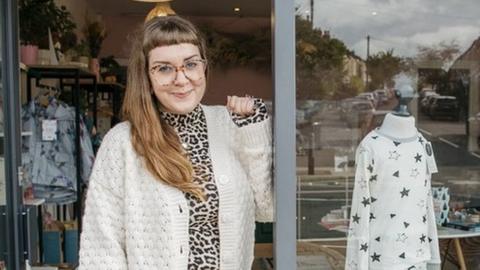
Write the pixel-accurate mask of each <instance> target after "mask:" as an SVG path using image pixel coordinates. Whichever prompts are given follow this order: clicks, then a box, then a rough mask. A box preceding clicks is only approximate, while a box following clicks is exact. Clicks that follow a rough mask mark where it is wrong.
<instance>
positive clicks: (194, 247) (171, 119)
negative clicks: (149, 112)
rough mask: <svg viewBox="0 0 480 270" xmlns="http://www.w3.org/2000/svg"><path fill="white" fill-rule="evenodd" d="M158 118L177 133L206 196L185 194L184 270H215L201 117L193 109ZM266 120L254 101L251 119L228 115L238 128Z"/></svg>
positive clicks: (214, 220) (213, 196) (213, 206)
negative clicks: (186, 240)
mask: <svg viewBox="0 0 480 270" xmlns="http://www.w3.org/2000/svg"><path fill="white" fill-rule="evenodd" d="M161 117H162V118H163V119H164V120H165V122H166V123H167V124H168V125H170V126H171V127H173V128H174V129H175V131H176V132H177V134H178V136H179V138H180V142H181V143H182V146H183V147H184V149H185V150H186V152H187V153H188V157H189V159H190V161H191V162H192V165H193V169H194V172H195V178H194V180H193V181H195V182H196V183H198V184H200V185H201V186H202V187H203V188H204V191H205V195H206V196H205V198H206V200H205V201H203V202H202V201H200V200H198V199H197V198H196V197H194V196H192V195H191V194H189V193H186V194H185V197H186V199H187V201H188V205H189V214H190V219H189V250H190V251H189V256H188V269H189V270H193V269H205V270H207V269H219V268H220V263H219V262H220V236H219V235H220V232H219V227H218V210H219V197H218V190H217V185H216V184H215V180H214V175H213V167H212V161H211V159H210V154H209V144H208V135H207V123H206V120H205V114H204V112H203V110H202V108H201V107H200V106H197V107H196V108H195V109H194V110H193V111H192V112H190V113H188V114H185V115H180V114H173V113H167V112H161ZM267 117H268V114H267V110H266V106H265V104H264V103H263V102H261V101H260V100H256V110H255V113H254V114H253V115H251V116H248V117H241V116H239V115H236V114H232V120H233V121H234V123H235V124H236V125H237V126H239V127H240V126H245V125H247V124H249V123H257V122H260V121H263V120H265V119H267Z"/></svg>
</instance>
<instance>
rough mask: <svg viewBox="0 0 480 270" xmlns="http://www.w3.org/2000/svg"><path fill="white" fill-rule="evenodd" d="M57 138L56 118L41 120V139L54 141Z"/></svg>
mask: <svg viewBox="0 0 480 270" xmlns="http://www.w3.org/2000/svg"><path fill="white" fill-rule="evenodd" d="M56 139H57V120H43V121H42V140H44V141H55V140H56Z"/></svg>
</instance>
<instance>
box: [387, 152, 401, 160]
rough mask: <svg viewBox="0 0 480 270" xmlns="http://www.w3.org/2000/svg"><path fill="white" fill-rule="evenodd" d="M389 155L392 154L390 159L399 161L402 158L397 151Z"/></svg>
mask: <svg viewBox="0 0 480 270" xmlns="http://www.w3.org/2000/svg"><path fill="white" fill-rule="evenodd" d="M388 153H389V154H390V156H389V157H388V159H395V160H398V158H399V157H400V154H399V153H398V152H397V151H388Z"/></svg>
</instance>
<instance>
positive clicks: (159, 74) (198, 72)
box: [150, 59, 207, 85]
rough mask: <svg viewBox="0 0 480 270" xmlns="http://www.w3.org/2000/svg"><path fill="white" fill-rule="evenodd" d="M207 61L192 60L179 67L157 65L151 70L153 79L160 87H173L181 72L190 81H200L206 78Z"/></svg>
mask: <svg viewBox="0 0 480 270" xmlns="http://www.w3.org/2000/svg"><path fill="white" fill-rule="evenodd" d="M206 67H207V61H206V60H204V59H191V60H187V61H185V62H183V65H181V66H179V67H177V66H174V65H171V64H157V65H155V66H153V67H151V68H150V74H151V75H152V78H153V79H154V80H155V81H156V82H157V83H158V84H160V85H171V84H173V82H174V81H175V79H176V78H177V74H178V72H179V71H182V72H183V74H184V75H185V77H187V79H189V80H190V81H198V80H200V79H202V78H203V77H204V76H205V69H206Z"/></svg>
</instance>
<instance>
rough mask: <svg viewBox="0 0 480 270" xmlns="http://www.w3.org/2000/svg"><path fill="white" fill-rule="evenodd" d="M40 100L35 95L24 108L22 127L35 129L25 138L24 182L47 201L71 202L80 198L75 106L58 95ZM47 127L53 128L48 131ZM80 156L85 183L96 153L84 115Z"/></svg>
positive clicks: (36, 195) (23, 158) (23, 155)
mask: <svg viewBox="0 0 480 270" xmlns="http://www.w3.org/2000/svg"><path fill="white" fill-rule="evenodd" d="M42 98H45V96H42ZM41 102H42V104H43V103H45V101H44V100H42V101H41ZM41 102H40V100H39V99H38V98H36V99H34V100H33V101H31V102H30V103H29V104H28V105H26V106H24V108H23V109H22V125H23V130H24V131H30V132H32V135H31V136H24V137H23V140H22V167H23V172H24V181H26V182H27V183H31V184H32V187H33V195H34V197H35V198H44V199H45V200H46V202H47V203H71V202H74V201H76V199H77V195H76V190H77V176H76V175H77V171H76V149H75V109H74V108H73V107H70V106H68V105H66V104H65V103H63V102H61V101H58V100H57V99H56V98H55V97H48V99H47V102H46V104H43V105H41V104H40V103H41ZM46 123H47V125H46ZM47 126H49V127H47ZM47 128H50V129H53V131H52V132H50V134H46V133H47V131H46V129H47ZM80 155H81V161H82V164H81V165H82V166H81V170H80V171H81V173H80V175H81V179H80V181H83V182H86V181H87V180H88V177H89V175H90V171H91V169H92V164H93V161H94V153H93V149H92V144H91V141H90V135H89V133H88V131H87V130H86V128H85V125H84V123H83V120H82V119H81V118H80Z"/></svg>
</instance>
